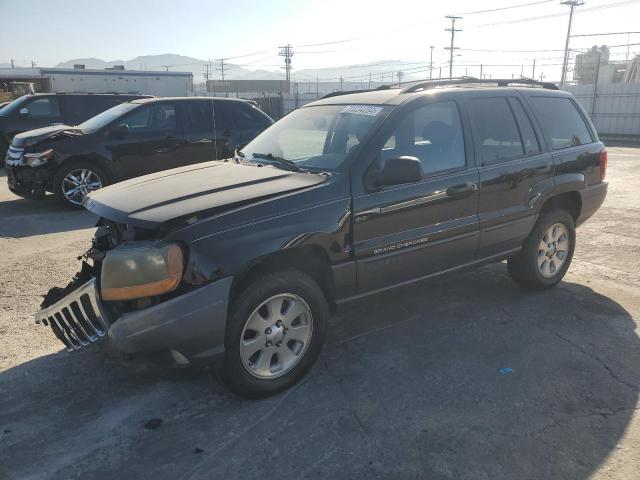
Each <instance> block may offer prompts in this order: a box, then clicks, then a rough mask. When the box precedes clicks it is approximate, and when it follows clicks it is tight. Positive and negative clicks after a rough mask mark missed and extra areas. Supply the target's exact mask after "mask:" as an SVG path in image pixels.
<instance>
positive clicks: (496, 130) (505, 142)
mask: <svg viewBox="0 0 640 480" xmlns="http://www.w3.org/2000/svg"><path fill="white" fill-rule="evenodd" d="M469 107H470V108H469V114H470V116H471V123H472V125H473V136H474V143H475V146H476V154H477V155H478V157H479V158H480V162H481V164H482V165H483V166H484V165H492V164H494V163H501V162H507V161H509V160H512V159H514V158H518V157H522V156H523V155H524V149H523V147H522V140H521V138H520V132H518V126H517V125H516V120H515V118H514V117H513V113H512V112H511V108H510V107H509V104H508V103H507V99H506V98H475V99H473V100H471V102H470V105H469Z"/></svg>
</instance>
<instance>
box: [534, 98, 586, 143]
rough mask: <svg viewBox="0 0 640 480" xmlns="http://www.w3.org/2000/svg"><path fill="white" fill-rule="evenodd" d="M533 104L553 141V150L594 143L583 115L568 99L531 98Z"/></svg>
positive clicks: (544, 128) (543, 126)
mask: <svg viewBox="0 0 640 480" xmlns="http://www.w3.org/2000/svg"><path fill="white" fill-rule="evenodd" d="M531 103H532V104H533V108H534V109H535V111H536V114H537V115H538V117H539V119H540V123H541V124H542V128H543V130H544V132H545V133H546V134H547V136H548V137H549V138H550V139H551V148H553V150H562V149H563V148H569V147H575V146H578V145H584V144H586V143H591V142H593V141H594V139H593V137H592V136H591V132H590V131H589V128H588V127H587V124H586V123H585V121H584V119H583V118H582V115H580V112H578V109H577V108H576V106H575V104H574V103H573V102H572V101H571V100H570V99H568V98H561V97H531Z"/></svg>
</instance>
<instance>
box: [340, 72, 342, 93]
mask: <svg viewBox="0 0 640 480" xmlns="http://www.w3.org/2000/svg"><path fill="white" fill-rule="evenodd" d="M340 91H342V75H341V76H340Z"/></svg>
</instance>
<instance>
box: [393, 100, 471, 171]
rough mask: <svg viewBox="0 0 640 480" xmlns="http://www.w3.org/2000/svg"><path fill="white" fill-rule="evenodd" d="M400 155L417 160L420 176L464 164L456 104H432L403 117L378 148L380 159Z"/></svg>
mask: <svg viewBox="0 0 640 480" xmlns="http://www.w3.org/2000/svg"><path fill="white" fill-rule="evenodd" d="M401 156H410V157H416V158H417V159H418V160H420V163H421V164H422V172H423V174H424V175H430V174H434V173H438V172H442V171H445V170H451V169H455V168H461V167H464V166H465V154H464V136H463V134H462V125H461V123H460V115H459V113H458V107H457V106H456V104H455V103H454V102H451V101H446V102H438V103H432V104H429V105H425V106H422V107H419V108H417V109H415V110H413V111H412V112H410V113H409V114H408V115H407V116H406V117H405V118H403V119H402V120H401V121H400V124H399V125H398V127H397V128H396V130H395V131H394V132H393V133H392V134H391V136H390V137H389V138H388V139H387V141H386V142H385V144H384V146H383V147H382V151H381V159H382V161H383V162H384V161H387V160H389V159H390V158H396V157H401Z"/></svg>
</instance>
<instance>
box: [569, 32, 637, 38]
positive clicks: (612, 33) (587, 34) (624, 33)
mask: <svg viewBox="0 0 640 480" xmlns="http://www.w3.org/2000/svg"><path fill="white" fill-rule="evenodd" d="M633 33H640V32H607V33H582V34H580V35H571V37H573V38H575V37H600V36H605V35H629V34H633Z"/></svg>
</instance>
